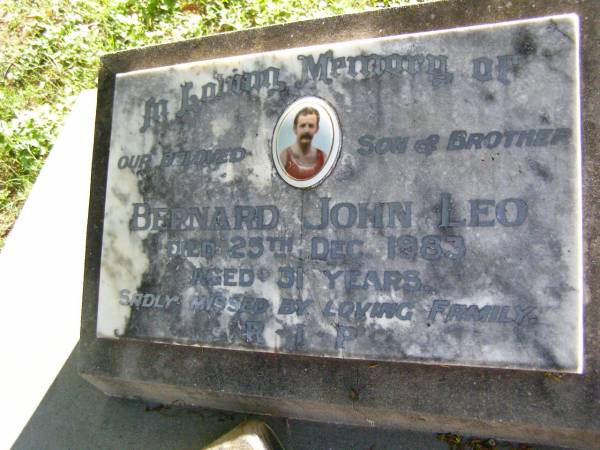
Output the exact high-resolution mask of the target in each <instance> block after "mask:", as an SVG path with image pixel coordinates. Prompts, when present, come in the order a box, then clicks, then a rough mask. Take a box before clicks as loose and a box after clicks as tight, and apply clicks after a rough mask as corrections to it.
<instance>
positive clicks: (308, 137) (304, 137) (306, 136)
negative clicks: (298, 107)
mask: <svg viewBox="0 0 600 450" xmlns="http://www.w3.org/2000/svg"><path fill="white" fill-rule="evenodd" d="M300 139H312V134H310V133H303V134H301V135H300Z"/></svg>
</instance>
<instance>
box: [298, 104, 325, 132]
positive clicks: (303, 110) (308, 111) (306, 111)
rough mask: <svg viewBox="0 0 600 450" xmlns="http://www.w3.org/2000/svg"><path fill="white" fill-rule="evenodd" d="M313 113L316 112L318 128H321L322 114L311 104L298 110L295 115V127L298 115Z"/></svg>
mask: <svg viewBox="0 0 600 450" xmlns="http://www.w3.org/2000/svg"><path fill="white" fill-rule="evenodd" d="M311 114H314V115H315V116H317V128H319V120H320V119H321V116H320V115H319V111H317V110H316V109H315V108H311V107H310V106H307V107H306V108H302V109H301V110H300V111H298V113H297V114H296V117H294V128H296V125H298V117H300V116H310V115H311Z"/></svg>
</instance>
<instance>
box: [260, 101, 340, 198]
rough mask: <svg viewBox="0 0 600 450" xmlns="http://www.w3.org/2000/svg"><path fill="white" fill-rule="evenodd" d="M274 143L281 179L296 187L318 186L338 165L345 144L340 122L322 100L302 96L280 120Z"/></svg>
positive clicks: (288, 108)
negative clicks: (343, 143) (336, 164)
mask: <svg viewBox="0 0 600 450" xmlns="http://www.w3.org/2000/svg"><path fill="white" fill-rule="evenodd" d="M272 142H273V144H272V147H273V148H272V151H273V162H274V163H275V168H276V169H277V172H278V173H279V175H280V176H281V178H283V179H284V181H285V182H286V183H288V184H290V185H291V186H294V187H297V188H310V187H313V186H316V185H318V184H319V183H321V182H322V181H323V180H324V179H325V178H326V177H327V176H328V175H329V174H330V173H331V171H332V170H333V167H334V166H335V163H336V162H337V159H338V156H339V153H340V146H341V143H342V139H341V130H340V123H339V119H338V117H337V114H336V112H335V110H334V109H333V106H331V105H330V104H329V103H328V102H326V101H325V100H323V99H322V98H319V97H303V98H301V99H299V100H296V101H295V102H294V103H292V104H291V105H290V106H288V107H287V109H286V110H285V111H284V112H283V114H282V115H281V117H279V120H278V121H277V124H276V125H275V130H274V132H273V141H272Z"/></svg>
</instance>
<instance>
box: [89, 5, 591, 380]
mask: <svg viewBox="0 0 600 450" xmlns="http://www.w3.org/2000/svg"><path fill="white" fill-rule="evenodd" d="M577 55H578V21H577V17H576V16H555V17H544V18H540V19H536V20H527V21H520V22H511V23H504V24H499V25H495V26H488V27H483V28H465V29H461V30H450V31H442V32H435V33H426V34H420V35H419V34H417V35H409V36H390V37H385V38H380V39H368V40H361V41H352V42H343V43H335V44H331V45H325V46H318V47H305V48H296V49H290V50H285V51H278V52H273V53H262V54H251V55H247V56H241V57H238V58H228V59H215V60H209V61H201V62H197V63H188V64H182V65H172V66H167V67H161V68H157V69H151V70H143V71H133V72H129V73H124V74H119V75H117V78H116V86H115V94H114V106H113V118H112V123H113V125H112V134H111V141H110V156H109V162H108V181H107V196H106V207H105V216H104V231H103V248H102V259H101V272H100V292H99V307H98V308H99V309H98V325H97V333H98V336H99V337H102V338H114V339H127V338H135V339H144V340H156V341H161V342H173V343H180V344H186V345H197V346H204V347H217V348H223V349H238V350H249V351H262V352H274V353H292V354H306V355H316V356H324V357H338V358H364V359H374V360H392V361H417V362H425V363H436V362H439V363H443V364H461V365H479V366H492V367H514V368H528V369H553V370H562V371H572V372H577V371H580V370H581V364H582V357H581V352H582V301H581V294H582V287H581V278H582V276H581V227H582V226H581V177H580V172H581V164H580V161H581V152H580V136H579V114H580V113H579V85H578V79H579V77H578V61H577Z"/></svg>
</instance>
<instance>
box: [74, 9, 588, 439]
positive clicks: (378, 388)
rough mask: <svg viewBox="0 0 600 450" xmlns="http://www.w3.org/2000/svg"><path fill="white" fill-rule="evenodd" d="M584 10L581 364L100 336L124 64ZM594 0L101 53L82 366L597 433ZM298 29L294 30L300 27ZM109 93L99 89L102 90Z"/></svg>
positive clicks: (182, 396)
mask: <svg viewBox="0 0 600 450" xmlns="http://www.w3.org/2000/svg"><path fill="white" fill-rule="evenodd" d="M564 13H575V14H578V15H579V18H580V24H581V48H582V55H581V56H582V57H581V63H582V67H581V70H582V125H583V130H582V131H583V142H582V145H583V153H584V166H583V167H584V174H583V183H584V184H583V194H584V197H583V205H584V243H585V244H584V269H585V280H586V292H585V296H584V302H585V367H584V373H583V375H574V374H573V375H572V374H567V375H560V376H558V375H554V374H548V373H543V372H524V371H513V370H498V369H477V368H454V367H453V368H447V367H443V366H441V367H440V366H424V365H418V364H400V363H370V362H368V361H356V360H333V359H325V358H313V357H299V356H291V355H271V354H264V353H260V354H255V353H249V352H239V351H233V350H228V351H224V350H215V349H207V348H204V349H203V348H194V347H184V346H176V345H166V344H158V343H146V342H140V341H128V340H121V341H116V340H106V339H98V338H96V321H97V306H98V305H97V299H98V283H99V281H98V280H99V271H100V269H99V262H100V258H99V254H100V251H101V236H102V226H101V225H100V224H101V223H102V218H103V214H104V199H105V188H104V186H105V180H106V171H107V158H108V155H107V149H108V147H109V141H110V131H111V130H110V126H111V125H110V123H109V122H106V121H103V120H102V118H103V117H110V112H111V109H112V96H111V95H108V94H109V93H111V92H112V89H113V88H114V82H115V73H118V72H119V73H120V72H125V71H130V70H136V69H144V68H151V67H158V66H164V65H168V64H175V63H180V62H186V61H197V60H206V59H213V58H218V57H223V56H231V55H241V54H245V53H253V52H262V51H271V50H278V49H282V48H288V47H298V46H306V45H314V44H321V43H327V42H330V41H331V40H332V39H333V38H334V37H335V39H336V40H349V39H360V38H366V37H379V36H387V35H395V34H402V33H411V32H419V31H431V30H438V29H449V28H454V27H460V26H468V25H478V24H488V23H496V22H502V21H508V20H516V19H526V18H535V17H542V16H547V15H553V14H564ZM599 13H600V3H599V2H597V1H595V0H580V1H576V0H572V1H560V0H547V1H544V2H531V1H529V0H513V1H511V2H497V1H493V0H456V1H447V2H446V1H443V2H437V3H431V4H424V5H420V6H413V7H406V8H397V9H387V10H381V11H375V12H370V13H365V14H357V15H348V16H339V17H334V18H330V19H318V20H312V21H306V22H300V23H295V24H290V25H285V26H274V27H267V28H261V29H255V30H249V31H244V32H239V33H228V34H223V35H216V36H211V37H207V38H203V39H198V40H191V41H186V42H183V43H177V44H167V45H163V46H158V47H152V48H145V49H140V50H137V51H135V52H132V53H127V55H126V56H123V55H122V54H115V55H111V56H109V57H107V58H105V59H104V60H103V67H102V68H101V72H100V78H99V97H98V98H99V102H98V110H97V122H96V141H95V146H94V156H93V170H92V183H91V185H92V190H91V196H90V198H91V200H90V215H89V221H88V236H87V251H86V257H87V259H86V267H85V284H84V304H83V311H82V334H81V346H80V351H81V355H80V372H81V374H82V375H83V376H84V378H86V379H87V380H89V381H90V382H91V383H93V384H94V385H96V386H98V387H99V388H100V389H102V390H103V391H104V392H106V393H107V394H109V395H115V396H124V397H141V398H144V399H148V400H153V401H160V402H164V403H171V402H174V401H180V402H184V403H186V404H190V405H199V406H206V407H211V408H218V409H227V410H233V411H243V412H253V413H259V414H268V415H277V416H285V417H291V418H298V419H308V420H316V421H326V422H332V423H344V424H353V425H363V426H364V425H368V426H372V427H381V428H411V429H414V430H428V431H453V432H459V433H465V434H471V435H486V436H497V437H501V438H506V439H511V440H521V441H529V442H540V443H547V444H553V445H562V446H569V447H577V448H598V447H599V445H600V340H599V339H598V329H599V327H598V323H599V322H600V306H599V303H598V301H597V299H595V298H594V297H595V295H596V293H597V292H600V267H599V265H598V261H600V239H599V238H598V236H599V233H598V224H597V223H596V222H597V220H596V218H597V217H600V211H599V209H600V203H599V202H598V197H599V195H600V190H599V187H598V175H597V173H598V169H600V155H599V154H598V152H599V144H598V142H599V137H600V136H599V134H600V127H599V125H598V119H597V118H598V111H599V107H598V105H599V104H600V103H599V96H600V82H599V81H598V76H597V71H598V60H599V50H598V47H597V43H598V41H599V39H600V37H599V33H598V31H599V26H598V15H599ZM291 36H293V37H291ZM100 99H101V100H100Z"/></svg>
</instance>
